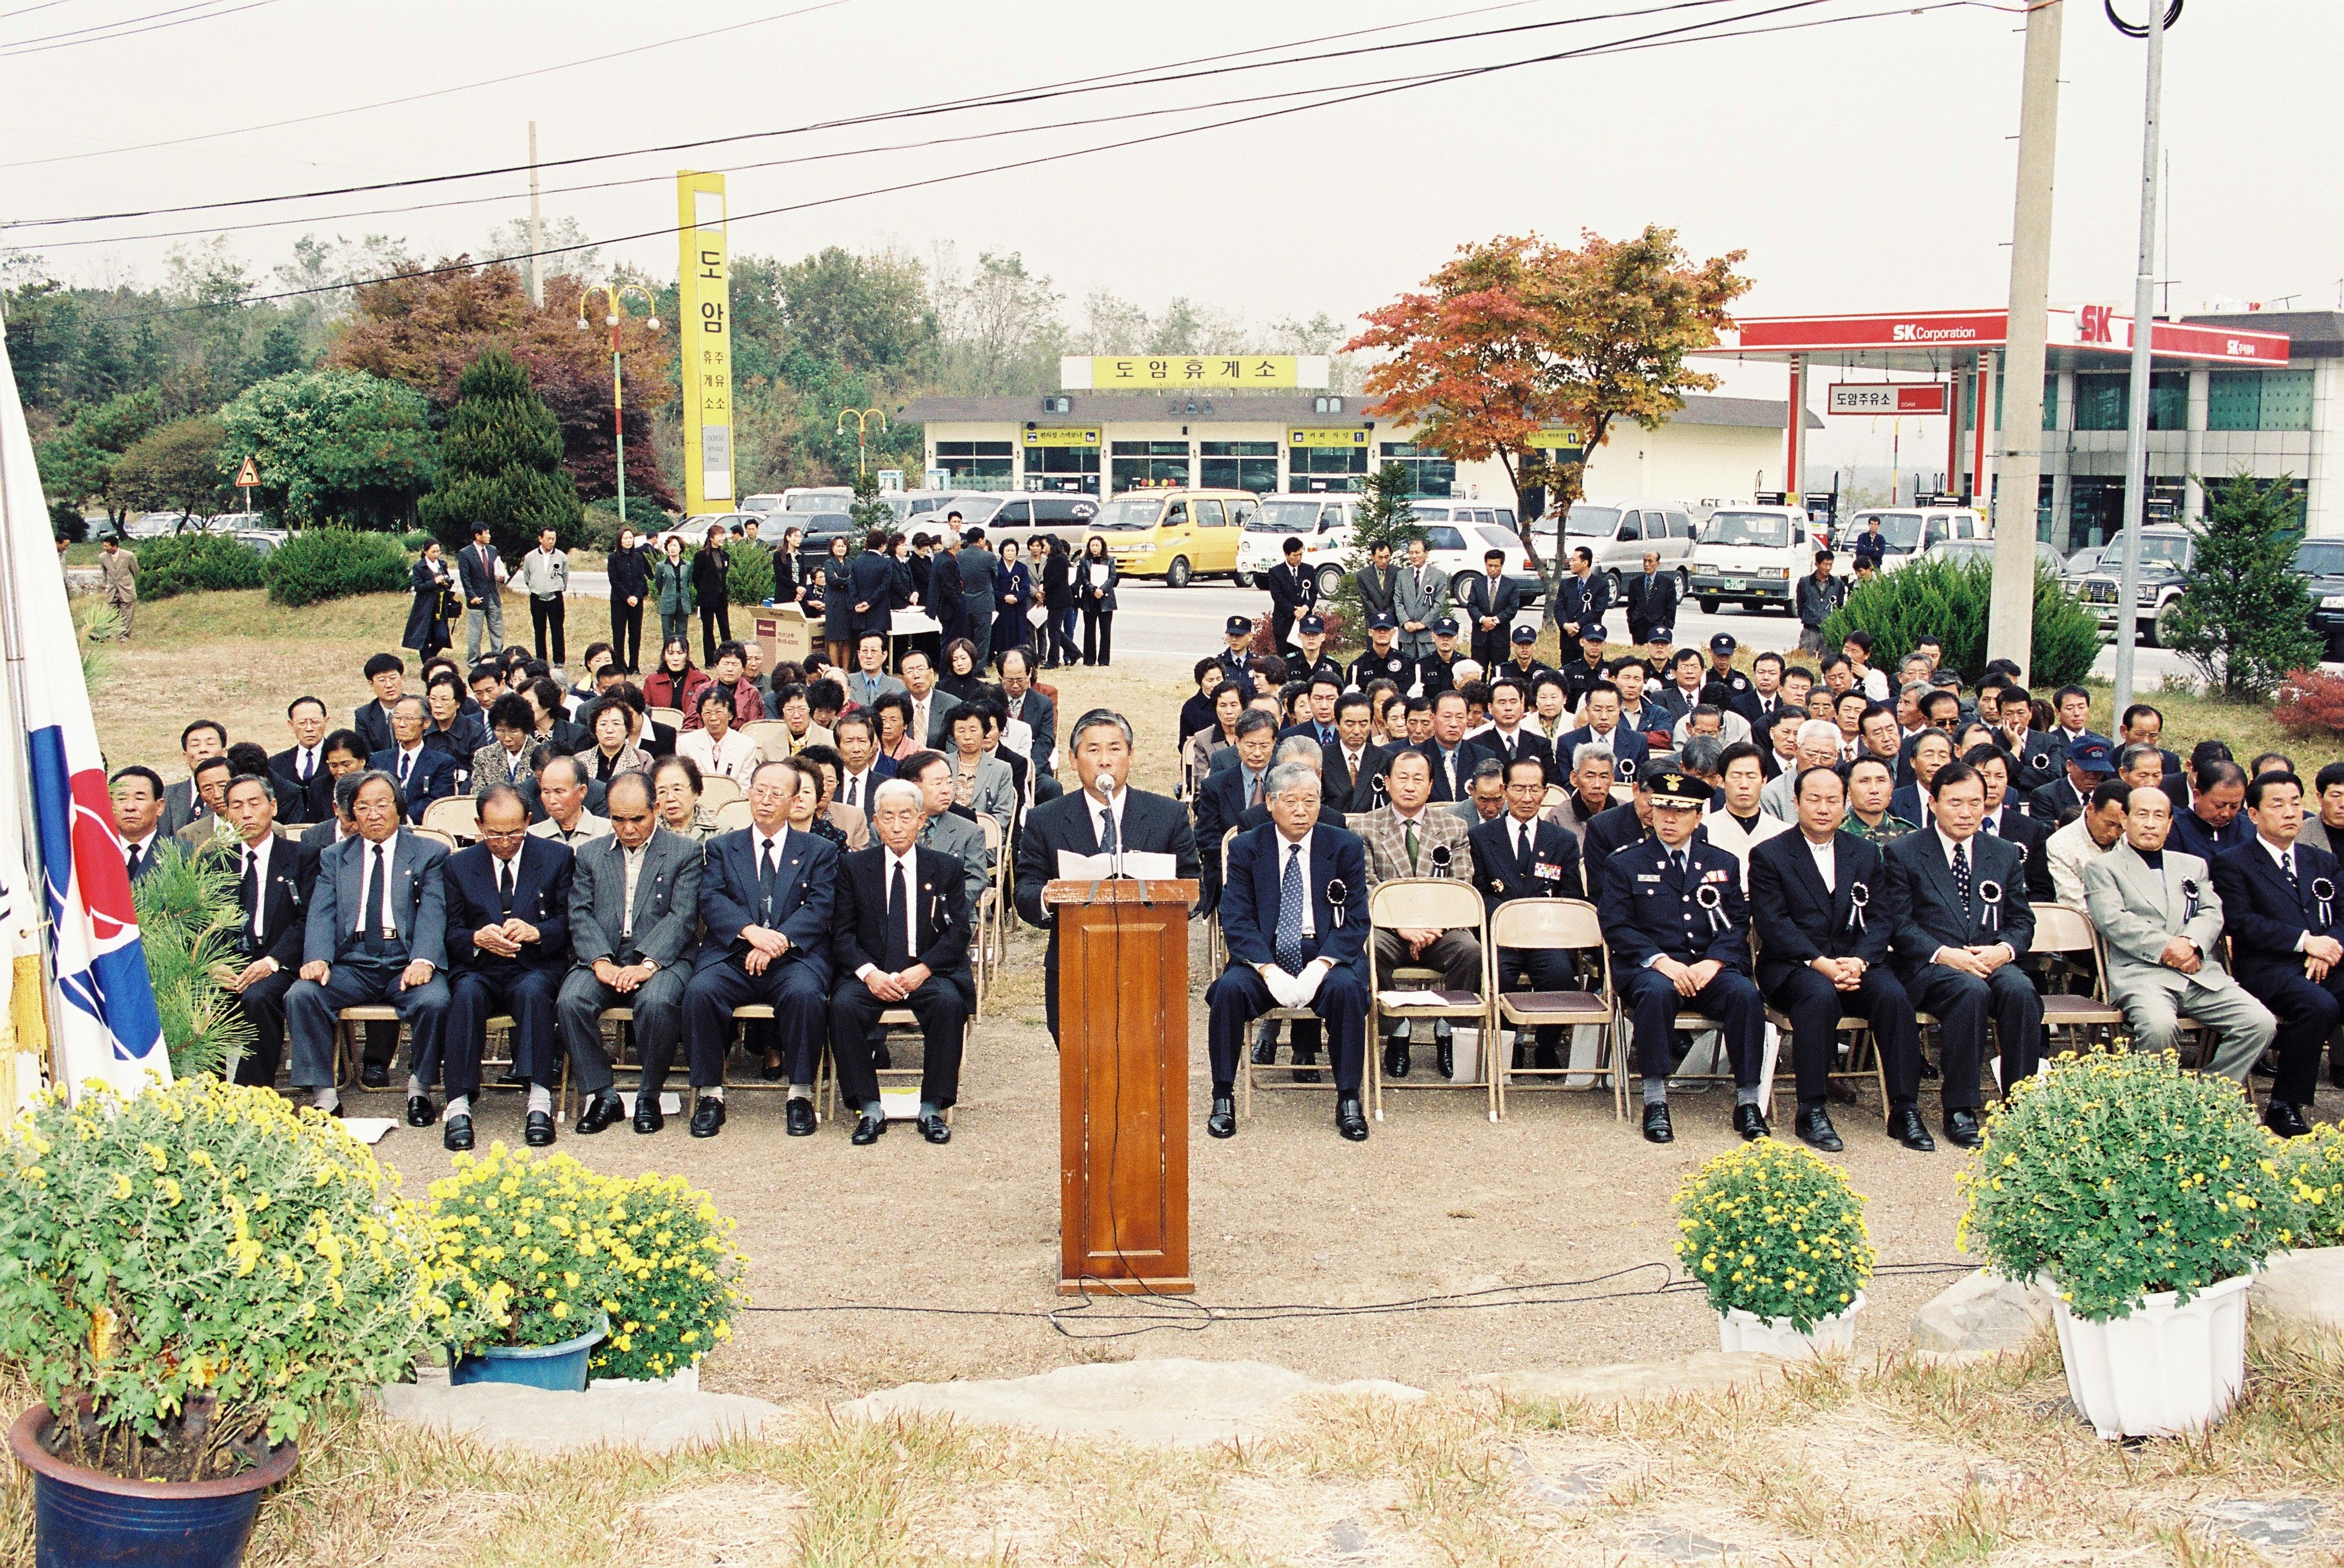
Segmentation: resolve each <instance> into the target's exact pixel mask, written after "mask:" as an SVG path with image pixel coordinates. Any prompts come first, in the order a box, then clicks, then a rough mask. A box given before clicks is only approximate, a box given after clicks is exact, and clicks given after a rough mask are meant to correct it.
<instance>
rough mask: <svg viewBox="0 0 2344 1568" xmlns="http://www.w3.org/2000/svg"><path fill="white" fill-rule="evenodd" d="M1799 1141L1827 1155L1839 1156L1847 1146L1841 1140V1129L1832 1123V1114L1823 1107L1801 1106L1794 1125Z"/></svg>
mask: <svg viewBox="0 0 2344 1568" xmlns="http://www.w3.org/2000/svg"><path fill="white" fill-rule="evenodd" d="M1791 1125H1792V1127H1793V1129H1795V1130H1796V1131H1797V1133H1798V1135H1799V1141H1800V1142H1801V1143H1803V1144H1808V1145H1811V1146H1812V1147H1814V1148H1820V1149H1822V1150H1823V1151H1824V1153H1825V1154H1837V1153H1838V1152H1839V1151H1840V1150H1841V1149H1844V1148H1846V1147H1847V1145H1846V1144H1845V1143H1844V1142H1842V1141H1841V1140H1840V1136H1839V1129H1838V1128H1835V1127H1834V1126H1832V1123H1831V1113H1830V1112H1829V1111H1827V1110H1825V1109H1824V1108H1823V1107H1821V1106H1812V1107H1811V1106H1801V1107H1800V1108H1799V1114H1798V1117H1797V1119H1795V1120H1794V1121H1793V1123H1792V1124H1791Z"/></svg>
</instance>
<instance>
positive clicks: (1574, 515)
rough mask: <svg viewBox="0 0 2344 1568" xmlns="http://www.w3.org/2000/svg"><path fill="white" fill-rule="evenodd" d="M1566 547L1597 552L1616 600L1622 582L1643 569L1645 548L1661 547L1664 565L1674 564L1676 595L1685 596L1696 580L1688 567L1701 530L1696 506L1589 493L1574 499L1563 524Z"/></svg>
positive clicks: (1597, 563)
mask: <svg viewBox="0 0 2344 1568" xmlns="http://www.w3.org/2000/svg"><path fill="white" fill-rule="evenodd" d="M1699 531H1700V530H1699V529H1698V527H1696V525H1695V524H1694V522H1693V520H1692V508H1691V507H1689V506H1687V505H1686V504H1685V503H1684V502H1683V501H1642V500H1636V501H1611V500H1600V499H1594V498H1590V499H1588V500H1585V501H1574V502H1573V503H1571V516H1570V518H1569V520H1568V521H1565V523H1564V524H1563V540H1562V541H1563V547H1564V548H1565V549H1566V550H1577V549H1579V548H1580V547H1581V546H1582V545H1583V546H1585V547H1586V548H1587V550H1588V551H1591V553H1592V554H1593V555H1594V557H1595V570H1596V571H1598V572H1602V573H1603V574H1604V575H1605V576H1606V577H1609V578H1610V579H1611V602H1613V603H1615V604H1616V603H1618V602H1620V581H1621V579H1622V578H1623V577H1634V576H1637V575H1639V574H1640V573H1642V572H1643V570H1644V552H1645V551H1656V552H1657V553H1658V554H1659V555H1660V558H1661V564H1662V566H1663V567H1664V568H1665V567H1670V566H1673V567H1674V568H1675V571H1676V575H1677V595H1678V597H1679V598H1682V597H1683V596H1684V592H1685V590H1686V589H1687V587H1689V586H1690V585H1691V583H1692V572H1691V571H1689V570H1688V569H1687V567H1686V561H1687V560H1688V559H1689V558H1690V557H1691V556H1692V545H1693V538H1694V536H1695V535H1696V534H1697V533H1698V532H1699Z"/></svg>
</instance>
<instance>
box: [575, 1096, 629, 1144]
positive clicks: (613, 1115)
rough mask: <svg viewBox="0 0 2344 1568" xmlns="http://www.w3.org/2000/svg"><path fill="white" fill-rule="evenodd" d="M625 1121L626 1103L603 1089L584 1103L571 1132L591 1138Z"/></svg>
mask: <svg viewBox="0 0 2344 1568" xmlns="http://www.w3.org/2000/svg"><path fill="white" fill-rule="evenodd" d="M626 1119H627V1102H626V1101H624V1100H622V1099H621V1098H619V1097H618V1096H617V1095H616V1094H615V1093H613V1092H612V1091H611V1090H610V1089H604V1090H603V1091H602V1092H601V1094H598V1095H596V1096H595V1097H594V1098H592V1099H591V1100H588V1101H587V1102H586V1108H585V1109H584V1110H582V1111H581V1112H579V1114H578V1125H577V1127H576V1128H574V1129H573V1130H574V1131H577V1132H581V1133H584V1134H586V1135H587V1136H589V1137H591V1136H592V1135H593V1134H595V1133H598V1132H600V1131H601V1130H602V1129H603V1128H606V1127H611V1126H615V1125H616V1124H618V1123H620V1122H622V1121H624V1120H626Z"/></svg>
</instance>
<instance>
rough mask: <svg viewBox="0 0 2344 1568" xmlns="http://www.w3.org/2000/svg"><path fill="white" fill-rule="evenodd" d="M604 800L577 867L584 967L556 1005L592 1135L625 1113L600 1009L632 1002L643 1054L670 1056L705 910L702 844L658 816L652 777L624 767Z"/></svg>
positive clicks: (583, 1123)
mask: <svg viewBox="0 0 2344 1568" xmlns="http://www.w3.org/2000/svg"><path fill="white" fill-rule="evenodd" d="M604 804H606V805H608V806H609V807H610V812H611V831H610V834H609V835H608V836H606V837H602V838H597V839H593V840H591V841H588V842H586V843H584V844H583V845H581V846H580V848H579V850H578V865H577V869H576V870H575V871H574V872H573V873H572V874H571V882H570V950H571V955H572V956H574V957H575V958H576V959H577V967H576V968H573V969H572V970H571V971H570V976H569V978H567V979H565V980H563V981H562V982H561V996H558V997H557V998H555V1000H554V1004H553V1010H554V1016H555V1017H557V1018H558V1019H559V1020H560V1021H561V1039H562V1044H563V1045H564V1046H565V1047H568V1049H569V1051H570V1064H571V1067H572V1068H574V1069H575V1070H576V1072H577V1074H578V1092H579V1093H580V1094H581V1096H583V1097H584V1098H585V1101H586V1108H585V1110H584V1112H583V1113H582V1114H581V1115H580V1117H579V1118H578V1126H577V1129H576V1130H577V1131H579V1132H581V1133H585V1134H592V1133H598V1132H601V1130H602V1129H603V1128H606V1127H609V1126H610V1125H611V1123H612V1122H615V1121H621V1120H623V1119H624V1118H625V1117H626V1114H627V1110H626V1106H625V1104H624V1102H622V1101H621V1099H620V1098H619V1097H618V1095H617V1094H616V1093H615V1092H614V1091H613V1090H612V1088H611V1081H612V1079H611V1054H610V1052H609V1051H607V1050H605V1049H604V1048H603V1047H602V1010H603V1009H604V1008H605V1007H630V1008H632V1009H633V1010H634V1015H635V1044H636V1046H637V1047H638V1048H639V1049H640V1050H641V1051H642V1057H643V1059H644V1060H645V1061H652V1060H666V1059H670V1058H672V1057H674V1055H675V1047H676V1042H677V1041H678V1040H679V1039H680V1038H682V1033H683V987H684V982H685V981H687V980H689V979H690V978H691V977H692V966H691V965H690V964H689V963H687V962H685V955H686V954H687V953H689V952H690V951H691V950H692V936H693V932H694V930H695V928H696V927H697V926H698V924H699V919H700V865H701V852H700V845H699V844H698V843H696V842H695V841H693V840H692V839H689V838H686V837H684V836H683V835H681V834H676V833H671V832H669V831H668V830H667V829H666V828H663V827H661V826H659V825H658V824H657V823H656V821H655V820H654V818H653V817H652V789H651V781H650V780H648V779H646V778H645V777H644V776H643V775H642V774H638V773H624V774H620V775H619V776H618V777H616V778H614V779H612V780H611V791H610V794H609V795H608V796H607V797H605V800H604ZM654 1109H656V1107H654ZM656 1125H657V1124H656V1120H655V1119H653V1128H656Z"/></svg>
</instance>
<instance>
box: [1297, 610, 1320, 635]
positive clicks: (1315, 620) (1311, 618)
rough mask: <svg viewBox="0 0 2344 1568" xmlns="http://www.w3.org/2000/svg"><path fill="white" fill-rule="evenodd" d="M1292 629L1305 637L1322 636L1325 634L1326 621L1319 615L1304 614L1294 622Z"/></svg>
mask: <svg viewBox="0 0 2344 1568" xmlns="http://www.w3.org/2000/svg"><path fill="white" fill-rule="evenodd" d="M1294 629H1295V630H1296V631H1297V632H1301V633H1302V635H1304V636H1305V637H1323V636H1325V635H1326V634H1327V622H1326V621H1325V620H1324V619H1323V618H1322V617H1320V616H1317V615H1305V616H1304V617H1303V618H1302V619H1301V620H1299V621H1298V622H1295V625H1294Z"/></svg>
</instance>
